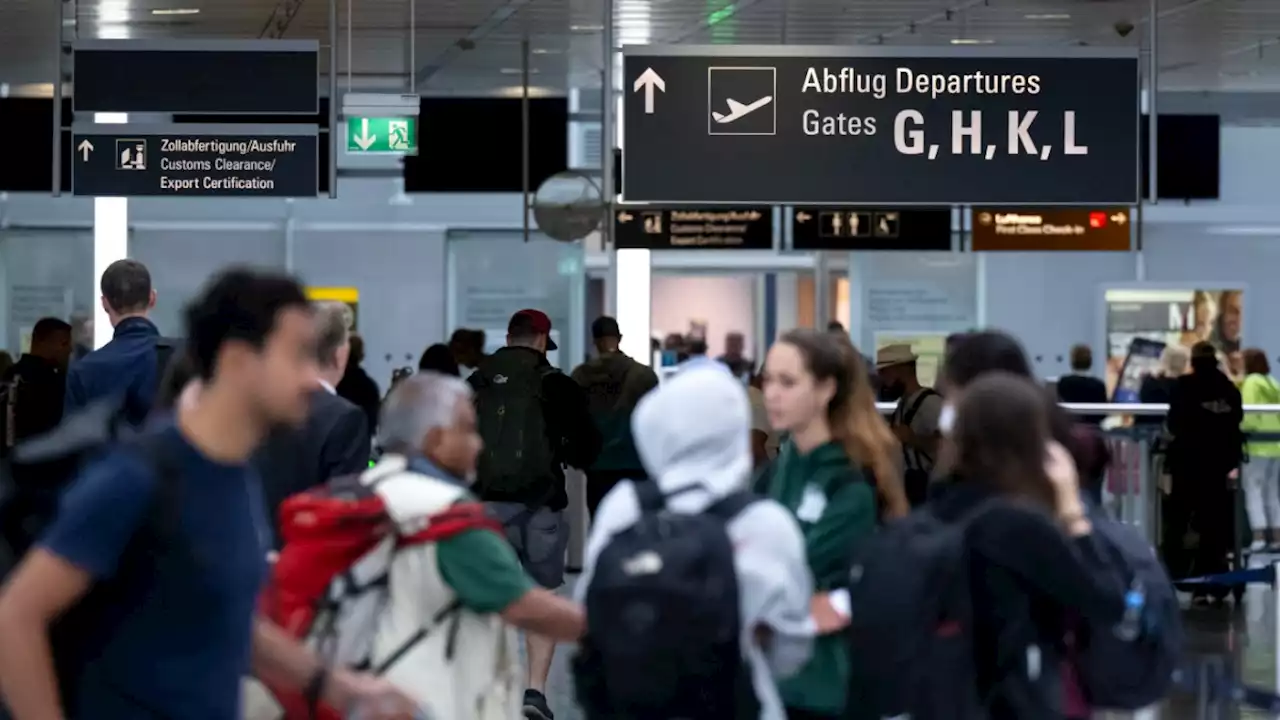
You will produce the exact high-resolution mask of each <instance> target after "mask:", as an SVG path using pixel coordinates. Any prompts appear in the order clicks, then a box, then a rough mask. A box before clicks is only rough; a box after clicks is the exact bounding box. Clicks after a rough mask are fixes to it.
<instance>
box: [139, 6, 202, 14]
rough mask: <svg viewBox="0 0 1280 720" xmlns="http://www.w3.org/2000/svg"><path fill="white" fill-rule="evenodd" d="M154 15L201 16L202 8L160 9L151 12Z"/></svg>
mask: <svg viewBox="0 0 1280 720" xmlns="http://www.w3.org/2000/svg"><path fill="white" fill-rule="evenodd" d="M151 14H152V15H199V14H200V8H159V9H156V10H152V11H151Z"/></svg>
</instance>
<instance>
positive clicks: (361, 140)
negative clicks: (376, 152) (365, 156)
mask: <svg viewBox="0 0 1280 720" xmlns="http://www.w3.org/2000/svg"><path fill="white" fill-rule="evenodd" d="M353 139H354V140H355V141H356V145H357V146H358V147H359V148H360V149H361V150H368V149H369V146H370V145H372V144H373V141H374V140H377V139H378V136H377V135H370V134H369V118H360V134H359V135H357V136H355V137H354V138H353Z"/></svg>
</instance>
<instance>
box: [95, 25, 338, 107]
mask: <svg viewBox="0 0 1280 720" xmlns="http://www.w3.org/2000/svg"><path fill="white" fill-rule="evenodd" d="M73 50H74V54H73V60H72V67H73V75H72V80H73V81H74V82H75V87H74V96H73V99H74V104H75V111H76V112H122V113H213V114H233V113H280V114H290V115H292V114H298V115H314V114H315V113H317V112H318V111H319V102H320V100H319V98H320V92H319V65H318V62H319V53H320V46H319V43H317V42H316V41H314V40H182V41H176V40H81V41H77V42H76V43H75V44H74V45H73Z"/></svg>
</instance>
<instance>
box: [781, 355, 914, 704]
mask: <svg viewBox="0 0 1280 720" xmlns="http://www.w3.org/2000/svg"><path fill="white" fill-rule="evenodd" d="M764 400H765V409H766V411H767V412H768V415H769V424H770V425H771V426H772V427H773V428H774V429H775V430H777V431H779V432H785V433H787V435H788V437H787V439H786V440H785V441H784V442H783V443H782V445H781V447H780V448H779V450H778V457H777V458H776V459H775V460H774V461H773V462H772V463H771V464H770V465H769V466H768V467H766V468H765V470H764V471H763V472H762V474H761V476H760V477H759V478H758V480H757V483H756V488H757V489H758V490H760V491H761V492H762V493H763V494H765V495H767V496H769V497H770V498H772V499H774V500H776V501H778V502H779V503H781V504H782V505H783V506H784V507H786V508H787V509H788V510H790V511H791V512H792V513H793V514H795V516H796V519H797V520H798V521H799V523H800V528H801V530H802V531H803V532H804V538H805V550H806V555H807V561H808V563H809V569H810V571H811V572H812V573H813V579H814V589H815V591H816V592H817V593H818V594H817V595H816V596H815V598H814V604H813V607H814V614H815V617H817V618H818V620H819V633H820V634H821V636H820V637H819V638H818V639H817V640H816V642H815V643H814V649H813V656H812V659H811V660H810V661H809V663H808V665H806V666H805V668H804V669H803V670H801V672H800V673H799V674H798V675H796V676H795V677H793V678H791V679H789V680H786V681H784V682H782V683H781V684H780V686H779V690H780V691H781V694H782V699H783V702H784V703H785V704H786V706H787V713H788V716H789V717H791V718H834V717H838V716H839V715H840V714H841V713H842V712H843V711H844V706H845V701H846V698H845V695H846V688H847V685H848V677H847V676H846V675H847V670H848V659H847V657H846V656H845V653H847V647H846V644H845V642H844V640H843V638H842V636H841V635H840V633H839V632H838V628H839V621H838V618H839V615H840V614H841V612H843V613H845V614H847V609H845V610H843V611H836V610H835V609H834V608H832V605H831V603H830V601H829V600H828V593H830V592H831V591H833V590H837V589H839V588H841V587H843V586H845V585H847V582H848V576H849V566H850V562H851V559H852V553H853V552H854V551H855V550H856V548H857V546H858V544H859V542H860V541H861V540H863V539H865V538H867V537H869V536H870V535H871V534H872V533H873V532H875V527H876V518H877V515H878V514H879V513H878V505H879V503H877V494H878V495H879V496H880V498H881V500H882V501H883V505H884V508H885V513H886V514H887V515H889V516H898V515H901V514H905V513H906V511H907V509H908V508H907V501H906V494H905V492H904V491H903V488H902V479H901V477H900V475H899V471H898V468H897V464H896V458H897V457H898V455H899V452H900V451H899V449H898V444H897V440H896V439H895V438H894V437H893V434H892V433H891V432H890V431H889V427H888V425H887V424H886V423H885V421H884V418H882V417H881V416H880V413H879V412H878V411H877V410H876V406H875V397H874V395H873V393H872V391H871V387H870V381H869V375H868V373H867V369H866V365H865V363H864V362H863V361H862V357H861V355H859V354H858V352H857V351H856V349H854V347H853V346H852V345H851V344H849V342H848V341H847V340H845V339H844V338H841V337H837V336H835V335H833V334H831V333H828V332H821V331H817V330H792V331H791V332H788V333H786V334H785V335H783V336H782V338H781V339H780V340H779V341H778V342H777V343H776V344H775V345H774V346H773V347H772V348H771V349H770V350H769V355H768V359H767V360H766V361H765V371H764ZM833 620H834V621H833Z"/></svg>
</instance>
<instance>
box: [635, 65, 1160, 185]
mask: <svg viewBox="0 0 1280 720" xmlns="http://www.w3.org/2000/svg"><path fill="white" fill-rule="evenodd" d="M624 55H625V57H624V87H623V88H622V89H623V90H624V91H625V97H626V101H625V105H624V116H623V120H624V125H623V132H624V138H623V182H622V195H623V199H624V200H626V201H627V202H665V203H686V202H687V203H695V202H697V203H757V204H758V203H780V204H798V205H803V204H824V203H830V204H838V203H847V204H883V205H913V204H934V205H946V204H970V203H977V204H1000V205H1023V204H1028V205H1030V204H1040V205H1083V204H1100V205H1127V204H1132V203H1135V202H1137V201H1138V195H1139V182H1140V174H1139V164H1138V163H1139V157H1140V154H1139V137H1140V136H1139V129H1138V128H1139V121H1140V115H1139V102H1140V100H1139V86H1138V83H1139V79H1138V57H1137V54H1136V52H1133V51H1126V50H1119V51H1117V50H1113V49H1109V48H1071V49H1070V50H1069V52H1063V53H1061V54H1052V53H1049V52H1047V51H1044V50H1025V51H1018V50H1014V49H1008V48H988V47H955V48H950V47H949V48H894V47H882V46H877V47H869V48H843V47H842V48H829V47H802V46H713V47H701V46H665V47H664V46H635V47H627V48H624Z"/></svg>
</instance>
